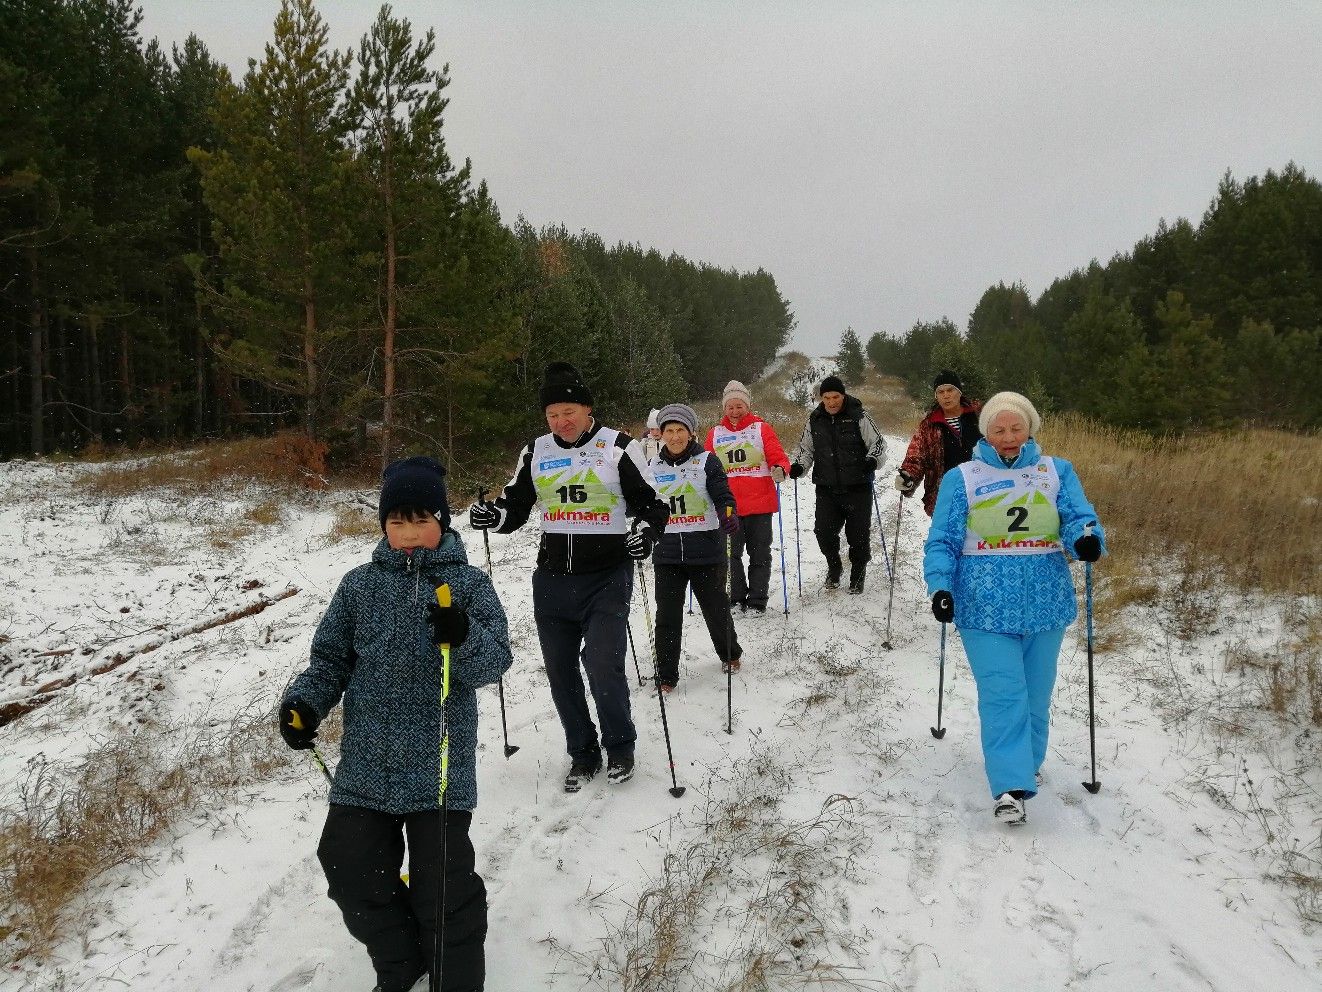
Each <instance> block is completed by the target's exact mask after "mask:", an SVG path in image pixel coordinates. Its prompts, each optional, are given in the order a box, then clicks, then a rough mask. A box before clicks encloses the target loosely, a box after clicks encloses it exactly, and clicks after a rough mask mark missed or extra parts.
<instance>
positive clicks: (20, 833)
mask: <svg viewBox="0 0 1322 992" xmlns="http://www.w3.org/2000/svg"><path fill="white" fill-rule="evenodd" d="M336 728H338V721H335V724H334V726H332V727H331V728H328V729H330V730H332V733H330V734H329V735H323V737H325V738H328V739H334V737H335V736H336V734H335V733H334V730H335V729H336ZM290 760H291V759H290V757H289V752H288V751H286V750H285V749H284V748H283V747H281V746H280V742H279V741H278V740H277V739H276V735H275V727H274V722H273V720H272V718H271V716H270V714H269V713H267V712H265V710H264V709H263V710H261V711H258V710H257V709H256V708H255V707H254V708H252V709H250V710H248V711H247V712H245V713H243V714H240V715H239V716H237V717H235V718H234V720H233V721H232V722H231V723H230V724H229V725H228V726H221V727H218V728H208V729H207V730H206V731H202V730H198V729H191V728H188V727H174V728H163V729H162V728H156V729H152V728H144V729H142V730H140V731H139V732H138V733H135V734H132V735H122V736H118V737H115V738H114V739H112V740H110V741H108V742H107V743H106V744H103V745H102V746H101V747H99V748H97V749H96V750H94V751H92V752H90V753H89V754H88V755H87V756H86V757H84V758H83V759H82V760H81V761H78V762H77V763H74V764H67V765H66V764H59V763H56V762H53V761H48V760H42V761H40V762H37V763H35V764H34V765H32V766H31V767H30V769H29V772H28V777H27V780H26V782H25V783H24V784H23V786H22V788H21V790H20V792H19V798H18V801H17V802H16V803H15V804H14V805H13V806H12V807H7V808H5V809H2V810H0V907H3V908H2V909H0V941H5V940H6V938H13V940H12V941H11V943H10V946H11V947H15V948H17V951H16V953H15V954H14V960H21V959H23V958H28V957H36V958H38V959H40V958H44V957H46V956H48V955H49V953H50V952H51V951H52V950H53V949H54V947H55V945H56V944H57V943H58V942H59V941H60V940H61V939H62V938H63V937H64V936H65V935H66V934H67V933H68V932H70V930H73V929H76V927H77V925H78V921H77V920H75V919H72V918H71V917H72V916H73V915H74V914H73V913H71V907H72V905H73V904H74V902H75V900H76V899H77V898H78V897H80V896H82V895H83V894H84V892H85V890H86V888H87V886H88V885H89V883H91V882H92V881H93V880H94V879H95V878H96V877H97V876H98V875H100V874H102V873H103V872H105V871H106V870H108V869H111V868H114V867H117V866H120V865H125V864H132V863H137V862H140V861H141V860H142V859H143V858H144V857H145V855H146V852H147V850H148V849H149V847H150V845H152V844H153V843H155V842H157V841H159V840H161V839H163V838H164V837H165V836H167V835H168V832H169V831H170V829H171V828H172V827H174V826H175V825H176V824H178V823H179V822H180V821H181V820H182V819H184V818H185V817H189V816H195V815H196V814H197V813H198V812H199V811H205V810H206V809H208V808H211V807H213V806H214V805H215V804H217V803H219V802H221V801H223V800H225V799H227V798H229V797H232V796H233V795H234V794H235V793H236V792H237V791H238V790H239V789H241V788H243V787H244V786H247V785H249V784H251V783H254V782H260V781H263V780H265V779H267V778H269V777H270V775H271V774H272V773H273V772H274V771H275V770H276V769H279V768H282V767H285V766H287V765H289V763H290Z"/></svg>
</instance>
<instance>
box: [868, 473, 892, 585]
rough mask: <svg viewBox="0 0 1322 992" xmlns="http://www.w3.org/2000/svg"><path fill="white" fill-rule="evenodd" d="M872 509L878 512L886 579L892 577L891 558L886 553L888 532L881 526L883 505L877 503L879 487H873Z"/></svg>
mask: <svg viewBox="0 0 1322 992" xmlns="http://www.w3.org/2000/svg"><path fill="white" fill-rule="evenodd" d="M872 509H874V510H876V511H877V533H878V534H879V535H881V557H882V558H884V559H885V560H886V577H887V578H891V577H892V569H891V556H890V555H889V554H888V553H887V551H886V531H885V529H883V528H882V526H881V504H880V503H879V502H877V487H876V486H875V485H873V487H872Z"/></svg>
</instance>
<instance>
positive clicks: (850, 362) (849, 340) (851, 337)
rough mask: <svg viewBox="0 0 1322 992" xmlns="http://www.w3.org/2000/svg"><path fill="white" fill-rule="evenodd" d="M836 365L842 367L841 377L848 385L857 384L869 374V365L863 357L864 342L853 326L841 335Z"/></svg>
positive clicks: (836, 354)
mask: <svg viewBox="0 0 1322 992" xmlns="http://www.w3.org/2000/svg"><path fill="white" fill-rule="evenodd" d="M835 362H836V366H837V367H838V368H839V369H840V378H842V379H844V381H845V385H846V386H857V385H860V384H861V383H862V382H863V378H864V376H866V375H867V371H868V365H867V361H866V360H865V359H864V358H863V342H861V341H860V340H859V339H858V333H857V332H856V331H855V330H854V329H853V328H852V327H846V328H845V333H844V334H842V335H840V347H839V348H838V349H837V351H836V353H835Z"/></svg>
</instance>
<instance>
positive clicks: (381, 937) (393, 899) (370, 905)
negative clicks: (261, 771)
mask: <svg viewBox="0 0 1322 992" xmlns="http://www.w3.org/2000/svg"><path fill="white" fill-rule="evenodd" d="M472 821H473V814H472V813H471V812H469V811H468V810H455V809H452V810H450V811H449V812H447V813H446V831H445V833H446V838H445V848H446V849H445V861H446V865H445V935H444V936H445V944H444V946H443V947H442V949H441V966H442V970H441V980H442V983H443V984H442V985H441V989H442V992H481V990H482V988H483V985H484V984H485V982H486V955H485V949H484V948H485V944H486V939H487V890H486V886H485V885H484V884H483V882H482V878H481V876H480V875H478V874H477V872H476V871H474V870H473V869H474V862H475V855H474V852H473V842H472V841H471V840H469V837H468V827H469V825H470V824H471V823H472ZM405 835H407V836H408V853H409V882H408V884H407V885H405V884H404V882H403V881H401V880H400V877H399V871H400V868H401V866H402V865H403V863H404V838H405ZM440 836H441V814H440V811H439V810H427V811H424V812H420V813H409V814H406V815H403V816H396V815H392V814H390V813H381V812H378V811H377V810H371V809H363V808H362V807H359V806H344V805H341V804H339V803H332V804H331V808H330V812H329V813H328V814H327V816H326V826H325V828H324V829H323V830H322V832H321V843H320V844H318V845H317V858H318V859H319V860H320V861H321V867H322V870H323V871H325V873H326V881H327V882H329V883H330V897H331V898H332V899H333V900H335V904H336V905H337V906H339V907H340V912H341V913H342V914H343V915H344V925H345V926H346V927H348V928H349V933H350V934H352V935H353V936H354V937H355V938H356V939H357V940H359V941H360V942H361V943H363V944H364V945H366V947H367V953H368V955H369V956H370V957H371V959H372V967H374V968H375V969H376V978H377V983H378V984H379V985H380V986H381V988H382V989H384V990H386V992H405V990H407V989H409V988H411V987H412V986H413V983H414V982H415V981H416V980H417V979H418V978H419V977H420V976H421V975H422V974H423V973H425V972H426V971H427V970H428V969H429V968H430V967H431V962H432V954H433V948H434V947H435V941H436V929H435V927H436V888H437V885H438V883H439V880H440V872H439V869H438V862H439V860H440V852H441V844H440Z"/></svg>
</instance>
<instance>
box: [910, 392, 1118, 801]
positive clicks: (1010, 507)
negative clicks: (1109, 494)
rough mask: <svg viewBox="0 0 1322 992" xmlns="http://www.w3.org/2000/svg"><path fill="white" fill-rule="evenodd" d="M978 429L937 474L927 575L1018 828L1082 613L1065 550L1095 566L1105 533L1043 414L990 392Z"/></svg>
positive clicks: (985, 749) (995, 788)
mask: <svg viewBox="0 0 1322 992" xmlns="http://www.w3.org/2000/svg"><path fill="white" fill-rule="evenodd" d="M978 426H979V429H980V430H981V431H982V433H983V435H984V438H983V440H981V441H979V442H978V446H977V448H976V449H974V453H973V458H972V460H970V461H968V462H965V463H964V464H963V465H959V466H956V467H955V468H952V469H950V471H948V472H946V474H945V476H944V477H943V478H942V480H941V486H940V490H939V493H938V495H937V500H936V508H935V510H934V512H933V514H932V527H931V529H930V530H929V531H928V534H927V544H926V548H925V555H924V559H923V572H924V575H925V578H926V580H927V591H928V594H929V595H931V597H932V613H933V615H934V616H935V617H936V618H937V619H938V620H940V621H941V622H942V623H948V622H950V621H952V620H953V621H954V623H955V626H956V627H957V628H959V633H960V638H961V639H962V640H963V642H964V653H965V654H966V655H967V656H968V659H969V667H970V668H971V669H973V678H974V680H975V681H976V683H977V686H978V720H979V723H980V724H981V733H982V756H983V760H984V762H985V763H986V770H987V780H988V782H989V783H990V785H991V792H992V796H993V797H994V799H995V805H994V807H993V812H994V814H995V816H996V818H997V819H998V820H1002V821H1004V822H1007V823H1012V824H1018V823H1024V822H1026V820H1027V814H1026V813H1025V810H1024V800H1026V799H1030V798H1032V797H1033V796H1034V795H1036V794H1037V789H1038V786H1039V784H1040V783H1041V776H1040V773H1039V772H1038V770H1039V769H1040V768H1041V766H1042V762H1043V760H1044V759H1045V758H1046V754H1047V731H1048V711H1049V710H1050V707H1051V692H1052V689H1053V688H1054V687H1055V683H1056V659H1057V656H1058V655H1059V654H1060V645H1061V642H1062V641H1063V640H1064V637H1065V628H1066V627H1068V626H1069V625H1070V624H1071V623H1072V622H1073V621H1074V618H1075V616H1076V615H1077V613H1078V608H1077V606H1076V604H1075V600H1074V583H1073V581H1072V579H1071V578H1070V571H1069V564H1068V562H1067V560H1066V557H1065V549H1066V548H1069V549H1072V550H1073V552H1074V555H1075V557H1077V558H1079V559H1080V560H1081V561H1096V560H1097V559H1098V558H1099V557H1101V555H1102V554H1103V553H1104V552H1105V549H1106V545H1105V535H1104V534H1103V532H1102V529H1101V527H1099V526H1098V524H1097V513H1096V511H1095V510H1094V509H1093V508H1092V505H1091V504H1090V503H1089V502H1088V500H1087V497H1085V496H1084V494H1083V486H1082V485H1081V484H1080V482H1079V478H1078V476H1077V475H1075V474H1074V468H1073V466H1072V465H1070V463H1069V462H1067V461H1065V460H1064V459H1063V458H1052V457H1049V456H1047V455H1043V454H1042V452H1041V449H1040V448H1039V447H1038V444H1037V442H1036V441H1035V440H1033V436H1034V435H1035V434H1037V432H1038V430H1039V429H1040V428H1041V426H1042V419H1041V418H1040V417H1039V416H1038V413H1037V410H1035V409H1034V408H1033V404H1032V403H1030V402H1029V401H1028V399H1027V398H1026V397H1024V396H1021V395H1020V394H1018V393H997V394H996V395H995V396H993V397H992V398H991V399H990V400H988V401H987V403H986V405H985V406H983V408H982V414H981V416H980V418H979V423H978Z"/></svg>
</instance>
